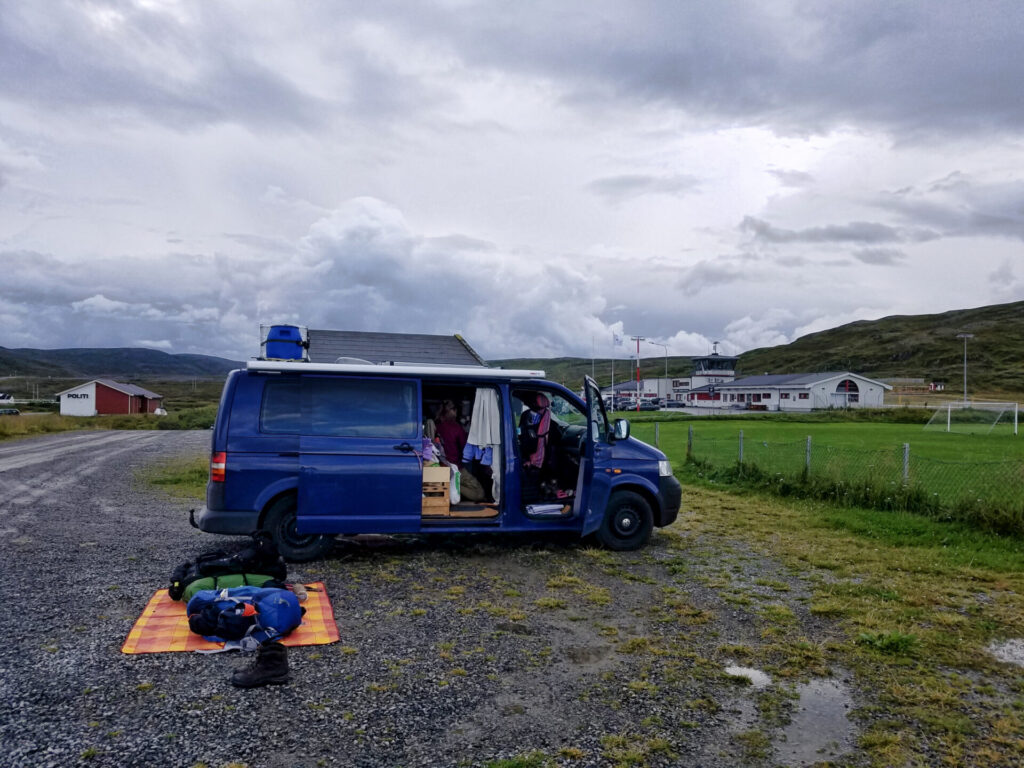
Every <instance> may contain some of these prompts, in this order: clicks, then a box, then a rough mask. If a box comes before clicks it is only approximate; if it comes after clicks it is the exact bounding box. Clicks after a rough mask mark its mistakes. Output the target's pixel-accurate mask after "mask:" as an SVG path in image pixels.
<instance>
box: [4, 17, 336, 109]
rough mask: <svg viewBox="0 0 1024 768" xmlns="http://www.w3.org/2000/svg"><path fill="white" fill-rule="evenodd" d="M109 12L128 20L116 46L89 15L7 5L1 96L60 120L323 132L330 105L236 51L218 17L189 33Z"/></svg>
mask: <svg viewBox="0 0 1024 768" xmlns="http://www.w3.org/2000/svg"><path fill="white" fill-rule="evenodd" d="M108 7H111V8H113V9H114V10H116V11H117V12H118V13H120V14H121V15H122V17H123V22H122V23H121V25H119V26H120V32H119V34H120V37H118V38H115V39H113V40H111V39H103V37H102V35H101V33H100V32H98V31H97V30H96V29H90V23H89V20H88V18H87V13H88V11H89V6H84V5H78V4H73V3H55V4H47V5H46V7H45V8H44V7H43V6H36V5H34V4H31V5H28V6H23V7H21V8H14V7H12V6H11V4H7V5H6V7H5V10H4V12H3V13H0V71H3V72H4V73H5V76H4V77H3V78H2V79H0V94H2V95H4V96H6V97H8V98H11V99H15V100H23V101H28V102H31V103H33V104H35V105H37V106H41V107H44V108H51V109H54V110H60V111H62V112H64V111H66V110H68V109H72V108H80V109H88V108H93V107H100V108H109V107H119V108H124V109H128V110H131V111H133V112H136V113H140V114H144V115H146V116H148V117H150V118H153V119H158V120H159V121H160V122H162V123H164V124H171V125H176V126H179V127H186V126H190V125H195V124H204V123H217V122H242V123H248V124H251V125H256V126H275V125H284V124H291V125H296V126H302V127H312V126H314V125H317V124H320V123H322V122H323V120H324V118H325V110H324V106H325V105H324V104H323V103H321V102H320V100H318V99H316V98H314V97H312V96H310V95H309V94H307V93H304V92H303V91H302V89H301V88H300V87H299V86H298V85H296V84H294V83H291V82H289V81H287V80H286V79H285V78H284V77H282V76H281V75H279V74H278V73H277V72H275V71H273V70H272V69H270V68H268V67H266V66H264V65H263V64H262V63H260V61H259V59H258V56H259V52H258V50H256V49H255V47H252V48H249V49H247V48H246V46H245V45H244V44H241V41H239V40H235V41H233V42H231V38H232V36H233V35H236V34H237V31H236V30H232V31H229V29H230V20H226V19H219V18H217V17H216V16H215V12H214V11H213V10H212V9H203V8H202V7H200V10H201V11H204V12H205V15H206V18H205V19H204V20H203V21H204V23H203V24H197V25H193V26H189V27H186V26H185V25H184V24H182V23H179V22H178V21H176V20H173V19H169V18H167V17H166V16H164V15H158V14H156V13H154V12H152V11H149V10H147V9H144V8H138V7H136V6H134V5H132V4H129V3H120V4H117V3H110V4H109V6H108ZM211 8H212V7H211ZM93 10H95V9H93ZM122 43H123V44H122ZM186 61H187V62H188V63H187V66H186V65H184V62H186Z"/></svg>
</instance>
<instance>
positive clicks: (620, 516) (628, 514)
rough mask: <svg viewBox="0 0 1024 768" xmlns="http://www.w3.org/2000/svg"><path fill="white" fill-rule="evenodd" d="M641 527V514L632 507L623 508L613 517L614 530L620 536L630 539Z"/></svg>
mask: <svg viewBox="0 0 1024 768" xmlns="http://www.w3.org/2000/svg"><path fill="white" fill-rule="evenodd" d="M639 528H640V515H638V514H637V513H636V512H635V511H634V510H632V509H621V510H619V511H618V512H617V513H616V514H615V517H614V518H612V530H614V531H615V535H616V536H618V537H620V538H623V539H628V538H629V537H630V536H633V535H635V534H636V531H637V530H638V529H639Z"/></svg>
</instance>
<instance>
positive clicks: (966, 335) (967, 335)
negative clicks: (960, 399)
mask: <svg viewBox="0 0 1024 768" xmlns="http://www.w3.org/2000/svg"><path fill="white" fill-rule="evenodd" d="M956 337H957V338H958V339H963V340H964V408H966V407H967V340H968V339H973V338H974V334H973V333H958V334H957V335H956Z"/></svg>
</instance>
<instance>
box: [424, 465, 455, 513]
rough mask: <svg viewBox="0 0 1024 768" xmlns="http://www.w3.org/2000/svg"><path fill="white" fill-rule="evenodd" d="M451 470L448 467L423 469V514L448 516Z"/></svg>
mask: <svg viewBox="0 0 1024 768" xmlns="http://www.w3.org/2000/svg"><path fill="white" fill-rule="evenodd" d="M450 483H451V470H450V469H449V468H448V467H424V468H423V514H424V515H430V516H432V517H439V516H447V515H448V506H449V487H448V486H449V484H450Z"/></svg>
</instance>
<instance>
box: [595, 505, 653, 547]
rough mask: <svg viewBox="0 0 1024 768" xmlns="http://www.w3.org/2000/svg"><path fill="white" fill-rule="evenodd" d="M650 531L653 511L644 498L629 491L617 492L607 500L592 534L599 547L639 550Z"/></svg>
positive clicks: (645, 541)
mask: <svg viewBox="0 0 1024 768" xmlns="http://www.w3.org/2000/svg"><path fill="white" fill-rule="evenodd" d="M653 530H654V513H653V512H652V511H651V505H650V504H648V503H647V499H645V498H644V497H643V496H641V495H640V494H639V493H634V492H633V491H617V492H616V493H614V494H612V497H611V498H610V499H609V500H608V506H607V507H605V510H604V519H603V520H602V521H601V527H600V528H598V529H597V532H596V533H595V534H594V535H595V538H596V539H597V541H598V543H599V544H601V546H603V547H606V548H608V549H614V550H616V551H619V552H623V551H628V550H631V549H640V547H642V546H643V545H644V544H646V543H647V541H648V539H650V538H651V531H653Z"/></svg>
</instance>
